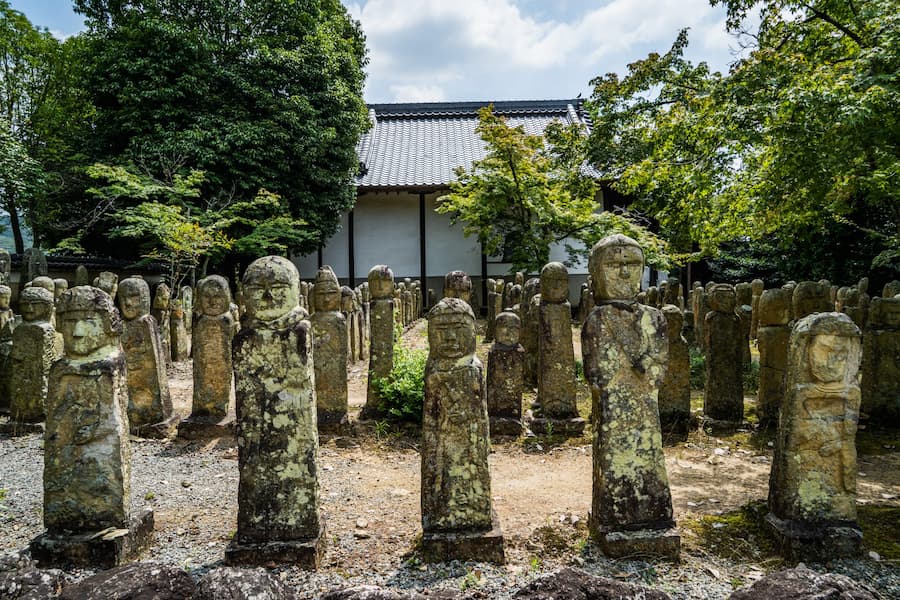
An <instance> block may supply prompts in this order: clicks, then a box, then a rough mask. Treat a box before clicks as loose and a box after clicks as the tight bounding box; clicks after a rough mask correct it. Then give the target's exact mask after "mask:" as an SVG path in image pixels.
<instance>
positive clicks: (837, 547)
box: [766, 513, 863, 563]
mask: <svg viewBox="0 0 900 600" xmlns="http://www.w3.org/2000/svg"><path fill="white" fill-rule="evenodd" d="M766 525H767V526H768V527H769V531H770V532H771V533H772V535H773V536H774V537H775V541H776V542H777V544H778V550H779V552H780V553H781V555H782V556H784V557H785V558H786V559H787V560H789V561H791V562H818V563H826V562H828V561H830V560H833V559H835V558H847V557H855V556H859V555H860V554H861V553H862V538H863V533H862V530H861V529H860V528H859V525H857V524H856V523H855V522H849V521H848V522H846V523H843V524H827V525H826V524H817V523H804V522H798V521H791V520H787V519H779V518H778V517H776V516H775V515H773V514H772V513H769V514H768V515H766Z"/></svg>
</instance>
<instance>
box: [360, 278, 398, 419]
mask: <svg viewBox="0 0 900 600" xmlns="http://www.w3.org/2000/svg"><path fill="white" fill-rule="evenodd" d="M369 296H370V300H369V311H370V317H371V321H372V322H371V323H370V325H369V336H370V341H369V384H368V388H367V390H366V405H365V406H363V408H362V411H360V413H359V417H360V418H361V419H373V418H376V417H378V416H380V415H381V409H380V408H379V398H378V390H377V389H376V388H375V386H374V384H373V382H374V380H375V379H382V378H384V377H387V376H389V375H390V374H391V370H392V369H393V368H394V273H393V271H391V269H390V267H388V266H387V265H376V266H374V267H372V269H371V270H370V271H369Z"/></svg>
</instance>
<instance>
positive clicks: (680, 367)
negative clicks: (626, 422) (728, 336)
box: [659, 304, 691, 431]
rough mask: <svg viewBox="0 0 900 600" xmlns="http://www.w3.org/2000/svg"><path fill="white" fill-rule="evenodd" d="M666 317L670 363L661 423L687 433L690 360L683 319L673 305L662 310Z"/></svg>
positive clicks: (662, 389)
mask: <svg viewBox="0 0 900 600" xmlns="http://www.w3.org/2000/svg"><path fill="white" fill-rule="evenodd" d="M662 313H663V315H664V316H665V317H666V333H667V335H666V342H667V344H668V356H669V360H668V363H667V364H666V377H665V379H664V380H663V382H662V384H661V385H660V386H659V420H660V425H662V426H663V427H665V428H673V429H677V430H681V431H685V430H687V428H688V426H689V425H690V421H691V357H690V352H689V350H688V343H687V340H686V339H685V338H684V336H682V334H681V330H682V328H683V325H684V316H683V315H682V313H681V311H680V310H678V307H677V306H675V305H674V304H666V305H664V306H663V307H662Z"/></svg>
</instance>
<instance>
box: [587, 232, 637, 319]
mask: <svg viewBox="0 0 900 600" xmlns="http://www.w3.org/2000/svg"><path fill="white" fill-rule="evenodd" d="M588 270H589V271H590V273H591V282H592V290H591V291H592V292H593V294H594V299H595V300H596V301H598V302H601V301H604V300H634V298H635V296H637V294H638V292H640V291H641V276H642V275H643V273H644V251H643V250H642V249H641V246H640V245H639V244H638V243H637V242H636V241H635V240H633V239H631V238H630V237H628V236H626V235H622V234H620V233H617V234H615V235H610V236H607V237H605V238H603V239H602V240H600V241H599V242H597V243H596V244H594V247H593V248H591V256H590V259H589V261H588Z"/></svg>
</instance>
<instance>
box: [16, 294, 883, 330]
mask: <svg viewBox="0 0 900 600" xmlns="http://www.w3.org/2000/svg"><path fill="white" fill-rule="evenodd" d="M0 289H2V288H0ZM869 326H870V327H874V328H878V329H894V330H896V329H900V295H898V296H895V297H893V298H873V299H872V305H871V308H870V309H869Z"/></svg>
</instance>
